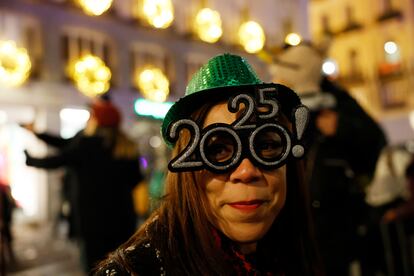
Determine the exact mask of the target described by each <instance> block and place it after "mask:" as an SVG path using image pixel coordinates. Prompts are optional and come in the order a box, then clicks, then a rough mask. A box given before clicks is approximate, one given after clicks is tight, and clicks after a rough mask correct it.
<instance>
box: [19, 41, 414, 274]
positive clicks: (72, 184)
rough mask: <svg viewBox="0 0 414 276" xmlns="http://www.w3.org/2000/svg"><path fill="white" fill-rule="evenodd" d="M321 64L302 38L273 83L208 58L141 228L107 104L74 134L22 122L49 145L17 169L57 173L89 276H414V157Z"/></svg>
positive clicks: (135, 178) (182, 106)
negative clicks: (355, 268)
mask: <svg viewBox="0 0 414 276" xmlns="http://www.w3.org/2000/svg"><path fill="white" fill-rule="evenodd" d="M323 60H324V56H323V54H322V53H321V52H320V51H319V50H318V49H317V48H316V47H315V46H313V45H311V44H310V43H301V44H299V45H298V46H291V47H286V48H284V49H283V51H281V52H280V53H279V54H278V56H277V57H276V58H275V59H274V63H273V64H272V66H271V73H272V74H273V75H274V76H275V80H276V83H266V82H264V81H262V80H261V79H260V78H259V76H257V74H256V72H255V71H254V70H253V68H252V67H251V66H250V64H249V63H248V62H247V60H246V59H245V58H243V57H241V56H238V55H234V54H221V55H218V56H215V57H213V58H211V59H210V60H209V61H208V62H207V63H206V64H204V65H203V66H202V67H201V68H200V69H199V70H198V71H197V72H196V73H195V74H194V75H193V77H192V78H191V80H190V81H189V83H188V85H187V88H186V92H185V95H184V96H183V97H182V98H180V99H179V100H178V101H176V102H175V103H174V105H173V106H172V107H171V108H170V110H169V111H168V113H167V114H166V116H165V118H164V120H163V123H162V128H161V134H162V138H163V139H164V142H165V143H166V145H167V146H168V147H169V148H170V149H171V157H170V158H169V163H168V167H167V168H165V171H164V172H162V177H161V180H160V181H162V182H163V184H162V187H164V191H163V193H162V197H160V198H159V199H158V202H157V205H156V207H155V209H154V210H152V213H151V215H150V216H149V217H148V218H147V219H146V220H145V222H144V223H143V224H142V225H141V226H139V227H138V224H137V214H136V212H134V204H133V199H132V191H133V189H134V187H135V186H136V185H137V184H138V183H139V182H140V181H141V180H143V178H144V176H143V174H142V172H141V170H140V164H139V158H138V157H139V152H138V149H137V147H136V144H135V143H134V142H133V141H131V140H130V139H129V138H127V136H126V135H125V134H124V133H123V132H122V131H121V128H120V125H121V121H122V116H121V112H120V111H119V110H118V109H117V108H116V107H115V106H114V104H113V103H112V102H111V101H110V100H109V99H95V100H94V101H93V103H92V104H91V107H90V110H91V112H90V113H91V116H90V119H89V121H88V123H87V125H86V127H85V128H84V129H83V130H82V131H80V132H79V133H77V134H76V135H75V136H74V137H73V138H71V139H62V138H60V137H57V136H53V135H50V134H47V133H37V132H36V131H35V130H34V128H33V125H31V124H29V125H24V126H23V127H25V128H26V129H27V130H29V131H31V132H32V133H33V134H35V135H36V137H38V138H39V139H40V140H42V141H44V142H45V143H46V144H48V145H50V146H52V147H55V148H56V153H55V154H54V155H50V156H46V157H35V156H32V154H30V152H29V151H25V155H26V164H27V165H28V166H33V167H37V168H43V169H55V168H60V167H64V168H65V171H66V173H65V176H64V179H63V185H64V191H65V193H64V199H65V200H67V201H68V202H69V204H70V216H69V221H70V229H71V231H70V234H71V235H70V236H71V237H73V238H75V239H76V240H77V241H79V244H80V246H81V252H82V255H81V257H82V262H83V264H84V269H85V271H86V272H90V273H92V274H94V275H286V276H287V275H327V276H341V275H344V276H348V275H350V267H351V263H353V262H357V263H359V266H360V271H361V275H362V276H371V275H372V276H375V275H411V273H414V270H413V267H412V266H413V264H412V260H411V247H410V244H409V242H408V240H409V237H410V235H412V234H414V227H413V223H412V222H411V221H412V220H413V218H414V196H411V195H412V194H413V193H414V158H413V157H412V156H411V154H410V153H409V152H408V151H407V150H406V149H405V148H403V147H401V146H395V145H389V144H388V142H387V137H386V135H385V133H384V131H383V130H382V129H381V127H380V125H379V124H378V123H377V122H376V121H375V120H374V119H373V118H372V117H371V116H370V115H369V114H368V113H367V112H365V111H364V109H363V108H362V107H361V106H360V105H359V104H358V103H357V101H355V100H354V99H353V98H352V96H351V95H350V93H349V92H348V91H346V90H345V89H344V88H342V87H340V86H339V85H337V84H336V83H334V82H333V81H332V80H330V79H329V78H327V77H325V76H324V75H323V74H322V73H321V68H322V63H323ZM166 158H168V157H166ZM160 181H158V182H160ZM146 190H147V191H148V188H146Z"/></svg>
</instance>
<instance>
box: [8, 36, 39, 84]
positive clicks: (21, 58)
mask: <svg viewBox="0 0 414 276" xmlns="http://www.w3.org/2000/svg"><path fill="white" fill-rule="evenodd" d="M31 67H32V64H31V62H30V58H29V55H28V54H27V50H26V49H25V48H19V47H17V46H16V43H15V42H14V41H11V40H8V41H0V83H1V84H3V85H5V86H11V87H13V86H14V87H16V86H19V85H22V84H23V83H24V82H25V81H26V80H27V78H28V77H29V75H30V69H31Z"/></svg>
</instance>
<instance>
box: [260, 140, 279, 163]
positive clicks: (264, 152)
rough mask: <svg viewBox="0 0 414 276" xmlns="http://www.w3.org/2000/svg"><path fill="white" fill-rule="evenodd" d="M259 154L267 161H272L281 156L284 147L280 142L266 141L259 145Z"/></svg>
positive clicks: (261, 141)
mask: <svg viewBox="0 0 414 276" xmlns="http://www.w3.org/2000/svg"><path fill="white" fill-rule="evenodd" d="M257 147H258V150H257V152H258V153H259V154H260V155H261V156H262V157H263V158H266V159H272V158H276V157H278V156H280V155H281V154H282V151H283V145H282V143H281V141H280V140H273V139H265V140H259V141H258V143H257Z"/></svg>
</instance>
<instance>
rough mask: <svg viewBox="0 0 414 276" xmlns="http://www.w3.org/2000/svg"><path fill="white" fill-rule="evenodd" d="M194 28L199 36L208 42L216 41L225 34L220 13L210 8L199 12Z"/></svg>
mask: <svg viewBox="0 0 414 276" xmlns="http://www.w3.org/2000/svg"><path fill="white" fill-rule="evenodd" d="M194 28H195V31H196V33H197V35H198V37H199V38H200V39H201V40H203V41H205V42H208V43H214V42H216V41H217V40H219V39H220V37H221V35H222V34H223V30H222V28H221V18H220V14H219V13H218V12H217V11H214V10H212V9H208V8H204V9H201V10H200V11H199V12H198V13H197V15H196V17H195V24H194Z"/></svg>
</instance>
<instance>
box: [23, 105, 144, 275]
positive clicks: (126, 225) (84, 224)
mask: <svg viewBox="0 0 414 276" xmlns="http://www.w3.org/2000/svg"><path fill="white" fill-rule="evenodd" d="M120 123H121V114H120V112H119V110H118V109H117V108H116V107H115V106H114V105H113V104H112V103H111V102H110V101H109V100H105V99H96V100H95V101H94V102H93V103H92V105H91V114H90V118H89V120H88V122H87V125H86V127H85V128H84V129H83V130H82V131H81V132H80V133H79V134H78V135H76V136H75V137H74V138H73V139H71V141H70V143H68V144H67V145H66V146H65V147H63V148H62V149H61V150H60V151H59V152H58V153H56V154H55V155H52V156H47V157H43V158H36V157H33V156H31V155H30V154H29V152H28V151H25V154H26V164H27V165H28V166H33V167H37V168H45V169H54V168H59V167H62V166H66V167H69V168H70V169H71V170H72V171H73V175H72V177H73V181H70V183H71V184H73V185H75V187H74V191H75V193H76V195H75V199H74V202H73V204H74V205H75V206H74V207H75V208H74V214H73V215H74V216H75V218H74V219H75V220H76V221H77V225H79V241H80V248H81V258H82V263H83V264H84V268H85V271H89V270H90V269H91V268H92V267H93V266H94V264H95V262H96V261H98V260H99V259H101V258H103V257H104V256H105V254H106V253H108V252H109V251H111V250H113V249H115V248H116V247H117V246H119V245H120V244H121V243H123V242H125V241H126V240H127V238H128V237H129V236H130V235H131V234H132V233H133V232H134V231H135V228H136V221H137V218H136V214H135V211H134V205H133V199H132V190H133V188H134V187H135V186H136V185H137V184H138V183H139V182H140V181H141V180H142V174H141V171H140V166H139V156H138V149H137V145H136V144H135V143H134V142H133V141H131V140H130V139H129V138H127V136H126V135H125V134H124V133H123V132H122V131H121V130H120V128H119V126H120ZM71 189H72V187H71Z"/></svg>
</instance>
